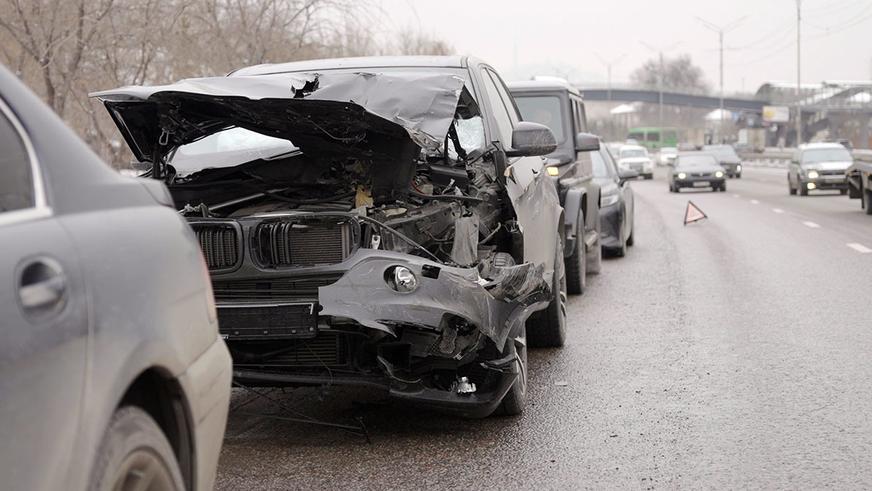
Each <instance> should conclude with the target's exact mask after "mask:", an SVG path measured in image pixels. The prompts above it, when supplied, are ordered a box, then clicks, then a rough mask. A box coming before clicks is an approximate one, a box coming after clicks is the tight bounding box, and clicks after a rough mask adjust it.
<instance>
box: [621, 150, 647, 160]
mask: <svg viewBox="0 0 872 491" xmlns="http://www.w3.org/2000/svg"><path fill="white" fill-rule="evenodd" d="M647 156H648V152H646V151H645V149H644V148H623V149H621V158H622V159H632V158H636V157H647Z"/></svg>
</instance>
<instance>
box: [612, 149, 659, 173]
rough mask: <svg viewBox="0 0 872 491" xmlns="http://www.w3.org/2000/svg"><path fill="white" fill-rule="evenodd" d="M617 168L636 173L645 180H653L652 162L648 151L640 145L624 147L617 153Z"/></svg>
mask: <svg viewBox="0 0 872 491" xmlns="http://www.w3.org/2000/svg"><path fill="white" fill-rule="evenodd" d="M618 167H619V168H620V169H623V170H631V171H634V172H638V173H639V175H640V176H642V177H644V178H645V179H653V178H654V161H653V160H651V157H650V156H649V155H648V150H647V149H645V147H643V146H640V145H624V146H622V147H621V149H620V150H619V151H618Z"/></svg>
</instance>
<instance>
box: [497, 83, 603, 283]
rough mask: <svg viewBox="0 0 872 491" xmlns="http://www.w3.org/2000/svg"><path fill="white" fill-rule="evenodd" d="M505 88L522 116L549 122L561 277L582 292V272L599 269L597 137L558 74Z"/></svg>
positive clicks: (581, 106) (574, 94)
mask: <svg viewBox="0 0 872 491" xmlns="http://www.w3.org/2000/svg"><path fill="white" fill-rule="evenodd" d="M509 90H510V91H511V92H512V97H514V98H515V103H516V104H517V105H518V109H519V110H520V111H521V117H523V118H524V120H525V121H533V122H536V123H541V124H544V125H545V126H548V127H549V128H551V131H552V132H553V133H554V136H555V139H556V140H557V149H556V150H554V151H553V152H551V153H550V154H548V155H547V161H546V162H545V163H546V165H547V167H546V169H545V170H546V172H548V175H549V176H551V177H552V179H553V180H554V183H555V185H556V186H557V192H558V194H559V195H560V204H561V205H563V208H564V218H563V219H564V226H565V228H566V250H565V252H564V253H565V257H566V281H567V285H568V290H569V293H583V292H584V289H585V287H586V280H585V276H586V275H587V274H596V273H599V271H600V262H601V260H602V252H601V247H600V245H601V244H600V233H599V230H600V220H599V206H600V205H599V203H600V188H599V185H598V184H596V183H595V182H594V180H593V170H592V168H591V160H590V156H589V155H588V154H587V153H588V152H591V151H595V150H599V139H598V138H597V137H595V136H593V135H589V134H587V133H585V131H586V130H587V118H586V116H585V111H584V102H583V101H582V99H581V94H580V93H579V92H578V90H577V89H576V88H575V87H572V86H571V85H569V83H567V82H564V81H561V80H547V81H546V80H531V81H524V82H512V83H510V84H509Z"/></svg>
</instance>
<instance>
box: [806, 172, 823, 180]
mask: <svg viewBox="0 0 872 491" xmlns="http://www.w3.org/2000/svg"><path fill="white" fill-rule="evenodd" d="M819 175H820V174H818V171H816V170H810V171H808V178H809V179H817V178H818V176H819Z"/></svg>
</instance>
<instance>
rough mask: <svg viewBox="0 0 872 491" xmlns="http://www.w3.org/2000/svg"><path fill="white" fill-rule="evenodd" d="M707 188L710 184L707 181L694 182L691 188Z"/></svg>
mask: <svg viewBox="0 0 872 491" xmlns="http://www.w3.org/2000/svg"><path fill="white" fill-rule="evenodd" d="M709 186H710V184H709V182H708V181H696V182H695V183H693V187H695V188H707V187H709Z"/></svg>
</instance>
